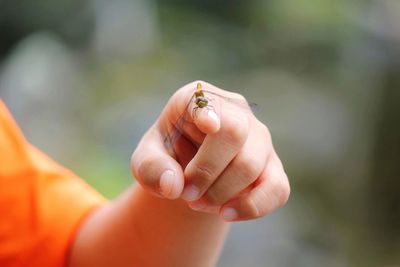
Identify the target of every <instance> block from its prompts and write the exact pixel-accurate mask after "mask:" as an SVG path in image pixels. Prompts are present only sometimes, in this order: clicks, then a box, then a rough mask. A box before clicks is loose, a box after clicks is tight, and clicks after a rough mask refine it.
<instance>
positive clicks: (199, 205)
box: [188, 201, 206, 210]
mask: <svg viewBox="0 0 400 267" xmlns="http://www.w3.org/2000/svg"><path fill="white" fill-rule="evenodd" d="M188 205H189V207H190V208H191V209H192V210H202V209H204V208H205V207H206V205H205V204H204V203H202V202H201V201H196V202H190V203H188Z"/></svg>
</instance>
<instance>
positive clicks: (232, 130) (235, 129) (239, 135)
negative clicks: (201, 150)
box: [222, 116, 248, 146]
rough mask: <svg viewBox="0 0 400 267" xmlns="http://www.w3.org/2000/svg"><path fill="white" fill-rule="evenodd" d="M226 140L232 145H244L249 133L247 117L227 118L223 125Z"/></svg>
mask: <svg viewBox="0 0 400 267" xmlns="http://www.w3.org/2000/svg"><path fill="white" fill-rule="evenodd" d="M222 128H223V131H224V132H223V133H224V138H225V140H226V142H228V143H229V144H232V145H235V146H237V145H242V144H244V142H245V140H246V139H247V135H248V120H247V118H246V117H244V116H241V117H233V116H232V117H229V118H226V119H225V120H224V122H223V125H222Z"/></svg>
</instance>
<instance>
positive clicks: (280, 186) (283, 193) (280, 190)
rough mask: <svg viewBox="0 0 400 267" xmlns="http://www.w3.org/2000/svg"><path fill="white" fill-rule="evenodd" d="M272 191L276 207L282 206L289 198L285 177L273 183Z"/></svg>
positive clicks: (287, 183)
mask: <svg viewBox="0 0 400 267" xmlns="http://www.w3.org/2000/svg"><path fill="white" fill-rule="evenodd" d="M274 192H275V197H276V202H277V206H278V207H282V206H283V205H285V204H286V202H287V201H288V200H289V196H290V185H289V182H288V180H287V179H285V180H282V179H280V180H279V181H277V182H276V183H275V184H274Z"/></svg>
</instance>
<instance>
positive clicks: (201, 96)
mask: <svg viewBox="0 0 400 267" xmlns="http://www.w3.org/2000/svg"><path fill="white" fill-rule="evenodd" d="M214 97H217V98H219V99H221V100H222V101H226V102H228V103H229V104H233V105H235V106H238V107H241V108H243V109H244V110H246V111H250V112H251V111H252V110H254V109H255V107H256V106H257V105H256V104H254V103H248V102H247V101H245V100H241V99H236V98H229V97H226V96H223V95H220V94H218V93H215V92H212V91H209V90H204V89H203V85H202V84H201V83H200V82H199V83H197V85H196V91H195V92H194V93H193V95H192V97H191V98H190V100H189V102H188V103H187V105H186V107H185V110H184V112H183V113H182V114H181V115H180V116H179V118H178V119H177V121H176V122H175V124H174V125H173V129H172V130H171V131H170V133H168V134H167V136H166V137H165V139H164V144H165V146H166V148H167V149H169V150H173V151H174V146H175V143H176V141H177V140H178V138H179V137H180V136H182V135H184V130H183V129H184V127H185V124H186V123H190V122H193V121H194V120H195V119H196V116H197V115H196V114H197V111H198V110H199V109H204V108H205V109H208V110H214V105H212V104H211V103H212V101H213V100H214ZM193 106H194V107H193ZM190 112H191V114H190Z"/></svg>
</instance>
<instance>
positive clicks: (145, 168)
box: [68, 81, 290, 267]
mask: <svg viewBox="0 0 400 267" xmlns="http://www.w3.org/2000/svg"><path fill="white" fill-rule="evenodd" d="M199 82H200V83H201V85H202V86H203V88H204V90H208V91H212V92H215V93H218V94H220V95H223V96H226V97H230V98H234V99H236V102H238V103H240V102H241V103H245V102H244V101H245V100H244V98H243V97H242V96H240V95H238V94H234V93H230V92H228V91H224V90H222V89H219V88H217V87H215V86H213V85H211V84H209V83H206V82H204V81H195V82H193V83H190V84H187V85H185V86H184V87H182V88H181V89H179V90H178V91H177V92H176V93H175V94H174V95H173V96H172V97H171V99H170V101H169V102H168V104H167V105H166V107H165V108H164V110H163V112H162V113H161V114H160V116H159V118H158V120H157V121H156V122H155V123H154V125H153V126H152V127H151V128H150V129H149V130H148V131H147V133H146V134H145V135H144V136H143V138H142V140H141V142H140V143H139V145H138V147H137V148H136V150H135V152H134V153H133V155H132V158H131V167H132V172H133V174H134V176H135V177H136V179H137V181H138V182H139V184H140V185H138V186H136V187H133V188H130V189H129V190H127V192H125V193H124V194H123V195H122V196H120V197H119V198H118V199H116V200H115V201H113V202H110V203H109V204H108V205H106V206H105V207H102V208H99V209H98V210H97V211H96V212H94V213H93V214H91V215H90V216H89V218H88V219H87V220H86V222H85V223H83V225H82V226H81V228H80V229H79V231H78V233H77V236H76V238H75V240H74V242H73V245H72V247H71V251H70V254H69V265H68V266H71V267H72V266H73V267H76V266H80V267H82V266H171V267H172V266H174V267H179V266H182V267H183V266H199V267H200V266H202V267H203V266H214V265H215V262H216V260H217V258H218V255H219V253H220V251H221V247H222V244H223V241H224V238H225V236H226V233H227V230H228V226H229V222H231V221H242V220H250V219H256V218H259V217H263V216H265V215H267V214H268V213H270V212H271V211H273V210H274V209H276V208H279V207H281V206H282V205H283V204H284V203H286V201H287V200H288V197H289V192H290V187H289V182H288V179H287V176H286V174H285V172H284V169H283V166H282V163H281V161H280V159H279V157H278V156H277V154H276V152H275V150H274V148H273V145H272V141H271V136H270V134H269V131H268V129H267V127H266V126H265V125H264V124H263V123H261V122H260V121H258V120H257V118H256V117H255V116H254V115H253V114H252V113H251V112H250V110H248V109H246V108H243V106H245V105H242V106H240V105H232V104H230V103H229V102H227V101H222V100H221V98H219V97H215V96H213V95H212V94H208V95H209V96H208V97H209V98H211V101H210V103H212V108H201V109H200V108H199V109H196V112H190V114H189V116H188V117H187V118H185V121H186V122H187V123H185V126H184V129H183V135H182V136H181V137H180V138H178V139H177V140H174V143H173V145H171V146H166V144H165V136H167V135H168V134H170V133H171V130H172V129H174V128H173V125H174V123H176V121H177V120H178V118H179V116H180V115H181V114H182V113H183V112H184V111H185V110H186V108H187V106H186V105H187V103H188V100H189V99H190V98H191V96H192V95H193V92H194V89H195V88H196V85H197V83H199ZM206 94H207V93H206ZM189 108H190V109H193V108H194V106H190V107H189ZM155 255H156V256H155Z"/></svg>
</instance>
